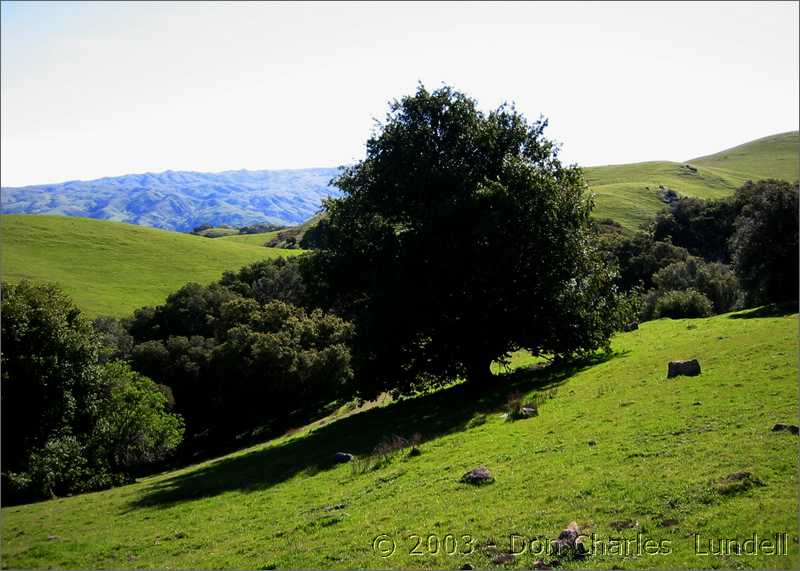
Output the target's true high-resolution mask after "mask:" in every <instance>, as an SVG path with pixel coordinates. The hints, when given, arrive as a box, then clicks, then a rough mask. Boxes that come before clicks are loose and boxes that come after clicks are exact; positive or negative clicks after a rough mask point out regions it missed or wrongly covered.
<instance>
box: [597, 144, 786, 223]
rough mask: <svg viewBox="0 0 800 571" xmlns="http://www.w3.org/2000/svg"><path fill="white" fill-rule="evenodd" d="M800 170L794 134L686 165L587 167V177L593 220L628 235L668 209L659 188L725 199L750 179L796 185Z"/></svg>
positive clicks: (728, 151) (690, 194) (638, 164)
mask: <svg viewBox="0 0 800 571" xmlns="http://www.w3.org/2000/svg"><path fill="white" fill-rule="evenodd" d="M687 165H689V166H687ZM798 168H800V133H798V131H792V132H789V133H782V134H780V135H773V136H771V137H764V138H763V139H758V140H757V141H752V142H750V143H747V144H745V145H741V146H738V147H734V148H732V149H728V150H727V151H722V152H721V153H717V154H715V155H709V156H707V157H700V158H697V159H692V160H689V161H687V162H684V163H675V162H668V161H655V162H647V163H635V164H627V165H608V166H600V167H588V168H586V169H584V174H585V176H586V180H587V182H588V183H589V186H590V188H591V189H592V191H593V192H594V193H595V194H596V195H597V196H596V208H595V212H594V215H595V216H596V217H598V218H613V219H614V220H616V221H617V222H619V223H620V224H622V225H623V226H624V227H625V228H627V229H628V230H635V229H637V228H638V227H639V225H640V224H642V223H643V222H647V221H649V220H650V219H652V218H653V216H655V214H656V213H657V212H658V211H659V210H661V209H662V208H663V207H664V203H663V202H662V201H661V200H660V199H659V198H658V195H657V191H658V188H659V185H663V186H665V187H668V188H671V189H673V190H675V191H676V192H678V194H680V195H681V196H693V197H697V198H705V199H709V198H721V197H724V196H728V195H730V194H731V193H733V191H734V190H736V189H737V188H738V187H740V186H741V185H742V184H743V183H744V182H746V181H748V180H758V179H762V178H780V179H784V180H788V181H790V182H792V181H795V180H797V178H798Z"/></svg>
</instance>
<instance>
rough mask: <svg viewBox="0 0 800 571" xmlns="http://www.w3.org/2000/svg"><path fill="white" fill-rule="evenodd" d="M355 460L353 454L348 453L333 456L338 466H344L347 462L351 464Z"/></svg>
mask: <svg viewBox="0 0 800 571" xmlns="http://www.w3.org/2000/svg"><path fill="white" fill-rule="evenodd" d="M352 459H353V455H352V454H348V453H347V452H337V453H336V454H335V455H334V456H333V461H334V462H336V463H337V464H343V463H345V462H350V461H351V460H352Z"/></svg>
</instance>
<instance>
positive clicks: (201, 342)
mask: <svg viewBox="0 0 800 571" xmlns="http://www.w3.org/2000/svg"><path fill="white" fill-rule="evenodd" d="M305 299H306V287H305V285H304V282H303V277H302V275H301V273H300V267H299V263H298V261H297V260H294V259H281V258H279V259H276V260H266V261H263V262H257V263H255V264H251V265H250V266H247V267H244V268H242V269H241V270H239V271H237V272H227V273H226V274H224V275H223V277H222V278H221V279H220V280H219V281H218V282H217V283H214V284H211V285H209V286H200V285H199V284H189V285H187V286H185V287H184V288H182V289H181V290H179V291H177V292H175V293H174V294H172V295H170V296H169V297H168V298H167V300H166V302H165V303H164V304H163V305H161V306H158V307H156V308H143V309H141V310H138V311H137V312H136V313H135V315H134V318H133V319H132V320H131V322H130V330H131V333H132V335H133V336H134V338H135V339H136V340H137V341H138V343H137V344H136V345H135V346H134V347H133V349H132V351H131V363H132V365H133V367H134V369H136V370H137V371H140V372H142V373H143V374H145V375H148V376H150V377H152V378H153V379H155V380H156V381H158V382H160V383H162V384H164V385H166V386H168V387H169V388H170V389H171V391H172V394H173V396H174V399H175V410H176V411H178V412H180V413H181V414H182V415H183V416H184V418H185V419H186V424H187V432H188V435H189V437H190V438H191V440H192V444H191V446H195V443H197V442H199V441H198V440H197V437H199V436H200V435H204V436H203V438H205V439H206V440H208V439H209V438H212V437H213V438H214V439H219V438H228V437H229V436H230V435H231V434H239V433H242V432H246V431H248V430H251V429H262V428H264V427H269V426H278V425H279V424H280V423H282V422H285V421H286V419H287V418H288V416H289V415H290V414H292V413H303V412H305V413H313V412H314V411H316V410H318V409H319V408H320V407H322V406H324V405H326V404H328V403H330V402H331V401H333V400H335V399H338V398H346V397H349V396H352V395H353V394H354V391H355V388H354V387H353V386H352V383H351V382H350V381H351V379H352V370H351V362H350V361H351V359H350V346H349V344H350V340H351V337H352V326H351V325H350V324H349V323H347V322H346V321H344V320H342V319H341V318H339V317H336V316H334V315H333V314H330V313H324V312H322V311H320V310H315V309H306V308H304V307H301V305H302V304H303V302H304V300H305ZM196 445H197V446H201V445H202V444H196Z"/></svg>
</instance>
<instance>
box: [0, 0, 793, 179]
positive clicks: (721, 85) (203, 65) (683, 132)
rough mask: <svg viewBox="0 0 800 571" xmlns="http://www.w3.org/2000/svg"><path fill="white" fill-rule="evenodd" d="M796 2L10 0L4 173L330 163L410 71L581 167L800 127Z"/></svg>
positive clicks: (359, 138)
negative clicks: (509, 120) (524, 125)
mask: <svg viewBox="0 0 800 571" xmlns="http://www.w3.org/2000/svg"><path fill="white" fill-rule="evenodd" d="M797 48H798V5H797V3H788V2H773V3H761V2H759V3H747V2H737V3H691V4H688V3H647V4H628V3H522V4H517V3H426V4H420V3H380V4H377V3H369V4H367V3H330V4H328V3H292V4H287V3H281V2H274V3H257V4H249V3H232V4H218V3H217V4H205V3H201V4H197V3H157V4H152V3H141V4H139V3H116V4H102V3H96V4H95V3H25V2H15V3H8V2H4V3H3V4H2V169H0V170H1V171H2V181H1V184H2V186H26V185H35V184H50V183H57V182H64V181H70V180H94V179H98V178H104V177H114V176H122V175H125V174H144V173H148V172H151V173H158V172H164V171H167V170H173V171H199V172H223V171H232V170H233V171H235V170H295V169H304V168H332V167H337V166H340V165H344V164H350V163H353V162H355V161H357V160H359V159H360V158H362V157H363V153H364V143H365V141H366V139H367V137H368V136H369V134H370V132H371V129H372V127H373V118H374V117H379V118H382V117H384V115H385V113H386V111H387V109H388V105H387V103H388V101H390V100H392V99H394V98H398V97H401V96H403V95H407V94H411V93H413V91H414V90H415V89H416V86H417V84H418V82H423V83H424V84H425V85H426V86H427V87H428V88H430V89H435V88H437V87H439V86H440V85H442V84H448V85H451V86H453V87H454V88H456V89H459V90H461V91H464V92H465V93H467V94H468V95H470V96H472V97H474V98H476V99H477V100H478V103H479V106H480V108H481V109H482V110H489V109H493V108H496V107H497V106H498V105H499V104H500V103H502V102H503V101H513V102H515V103H516V106H517V108H518V109H519V110H520V111H522V112H523V113H525V114H526V115H527V116H528V117H529V118H530V119H535V118H537V117H539V116H540V114H541V115H543V116H544V117H546V118H548V120H549V123H550V124H549V127H548V128H547V130H546V131H545V134H546V136H547V137H548V138H550V139H553V140H556V141H557V142H559V143H561V144H562V153H561V156H562V159H563V160H564V161H565V162H568V163H577V164H580V165H581V166H586V167H588V166H596V165H603V164H624V163H633V162H643V161H653V160H673V161H683V160H688V159H690V158H693V157H699V156H703V155H708V154H713V153H716V152H719V151H722V150H724V149H727V148H731V147H735V146H737V145H740V144H743V143H746V142H749V141H751V140H755V139H759V138H763V137H766V136H770V135H774V134H778V133H784V132H788V131H795V130H797V129H798V121H799V120H798V99H800V87H799V86H798V76H797V69H798V67H800V61H799V60H798V49H797Z"/></svg>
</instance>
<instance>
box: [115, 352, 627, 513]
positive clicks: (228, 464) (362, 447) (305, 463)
mask: <svg viewBox="0 0 800 571" xmlns="http://www.w3.org/2000/svg"><path fill="white" fill-rule="evenodd" d="M618 356H622V354H621V353H613V354H604V355H598V356H596V357H593V358H592V359H589V360H584V361H581V362H577V363H570V364H561V365H549V366H544V367H531V368H521V369H516V370H515V371H512V372H509V373H506V374H502V375H498V376H497V379H496V381H495V382H494V383H492V384H491V385H487V386H475V385H473V384H470V383H459V384H457V385H453V386H450V387H448V388H445V389H442V390H439V391H436V392H431V393H428V394H424V395H421V396H417V397H414V398H408V399H403V400H400V401H396V402H393V403H390V404H388V405H386V406H383V407H379V408H373V409H369V410H366V411H364V412H360V413H356V414H353V415H350V416H347V417H344V418H341V419H338V420H335V421H333V422H331V423H330V424H326V425H324V426H321V427H317V428H315V429H313V430H312V431H311V432H310V433H308V434H307V435H305V436H301V437H298V438H293V439H289V440H286V441H284V442H280V443H277V444H275V445H273V446H267V447H265V448H262V449H260V450H255V451H252V452H247V453H245V454H242V455H240V456H234V457H226V458H221V459H219V460H217V461H215V462H212V463H211V464H209V465H207V466H203V467H202V468H199V469H196V470H192V471H190V472H188V473H183V474H180V475H177V476H173V477H171V478H168V479H166V480H164V481H161V482H158V483H156V484H154V485H152V486H151V487H149V488H147V489H145V490H144V495H143V496H141V497H140V498H138V499H136V500H134V501H133V502H131V504H129V511H132V510H134V509H136V508H140V507H150V506H158V507H170V506H172V505H175V504H178V503H182V502H187V501H192V500H196V499H200V498H206V497H212V496H215V495H218V494H222V493H224V492H227V491H232V490H240V491H251V492H252V491H259V490H264V489H267V488H269V487H271V486H274V485H276V484H279V483H281V482H284V481H286V480H288V479H290V478H292V477H293V476H295V475H297V474H299V473H301V472H304V473H307V474H308V475H313V474H316V473H318V472H320V471H323V470H327V469H330V468H332V467H333V466H334V461H333V458H334V455H335V454H336V452H349V453H351V454H355V455H363V454H368V453H370V452H371V451H372V450H373V449H374V448H375V446H377V445H378V444H379V443H380V442H381V440H382V439H384V438H386V437H389V436H391V435H395V434H396V435H401V436H405V437H409V436H411V435H413V434H415V433H419V434H420V435H421V436H422V438H423V439H424V440H430V439H433V438H436V437H439V436H442V435H445V434H449V433H453V432H458V431H461V430H464V428H465V427H466V425H467V423H468V422H469V421H470V420H471V419H472V418H473V417H474V416H475V415H476V414H479V413H486V412H491V411H497V410H498V409H500V408H501V407H502V406H503V405H504V404H505V402H506V401H507V399H508V395H509V394H510V393H511V392H512V391H519V392H523V393H524V392H529V391H533V390H546V389H550V388H553V387H555V386H558V385H560V384H561V383H563V382H564V381H565V380H567V379H568V378H570V377H571V376H573V375H575V374H576V373H578V372H580V371H582V370H585V369H587V368H589V367H591V366H594V365H596V364H598V363H601V362H604V361H608V360H610V359H612V358H614V357H618Z"/></svg>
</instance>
